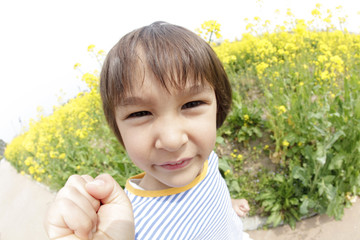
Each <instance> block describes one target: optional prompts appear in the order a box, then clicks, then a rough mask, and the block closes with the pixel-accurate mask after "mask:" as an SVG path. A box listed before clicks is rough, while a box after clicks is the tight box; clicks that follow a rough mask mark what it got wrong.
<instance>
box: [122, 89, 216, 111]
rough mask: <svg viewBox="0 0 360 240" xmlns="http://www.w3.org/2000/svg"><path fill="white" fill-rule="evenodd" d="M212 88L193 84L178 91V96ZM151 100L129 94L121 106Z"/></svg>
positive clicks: (147, 102) (144, 103)
mask: <svg viewBox="0 0 360 240" xmlns="http://www.w3.org/2000/svg"><path fill="white" fill-rule="evenodd" d="M212 90H213V89H212V88H211V87H207V86H203V85H192V86H189V87H186V88H184V89H182V90H180V91H178V96H180V97H185V96H190V95H195V94H198V93H200V92H203V91H205V92H208V91H212ZM149 102H150V101H149V99H147V98H143V97H140V96H128V97H125V98H124V99H122V100H121V101H120V103H119V106H121V107H126V106H131V105H146V104H149Z"/></svg>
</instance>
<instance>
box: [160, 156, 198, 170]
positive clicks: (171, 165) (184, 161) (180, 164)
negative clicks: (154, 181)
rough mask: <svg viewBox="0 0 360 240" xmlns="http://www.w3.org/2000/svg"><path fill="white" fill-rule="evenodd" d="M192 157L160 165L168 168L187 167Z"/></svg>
mask: <svg viewBox="0 0 360 240" xmlns="http://www.w3.org/2000/svg"><path fill="white" fill-rule="evenodd" d="M191 159H192V158H186V159H181V160H179V161H176V162H168V163H165V164H162V165H159V166H160V167H162V168H164V169H166V170H177V169H181V168H184V167H186V166H187V165H188V164H189V163H190V161H191Z"/></svg>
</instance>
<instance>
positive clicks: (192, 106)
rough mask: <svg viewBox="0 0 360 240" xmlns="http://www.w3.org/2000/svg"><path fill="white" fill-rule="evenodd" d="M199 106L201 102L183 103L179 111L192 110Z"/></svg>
mask: <svg viewBox="0 0 360 240" xmlns="http://www.w3.org/2000/svg"><path fill="white" fill-rule="evenodd" d="M201 104H203V102H202V101H192V102H188V103H185V104H184V105H183V106H182V108H181V109H187V108H194V107H197V106H199V105H201Z"/></svg>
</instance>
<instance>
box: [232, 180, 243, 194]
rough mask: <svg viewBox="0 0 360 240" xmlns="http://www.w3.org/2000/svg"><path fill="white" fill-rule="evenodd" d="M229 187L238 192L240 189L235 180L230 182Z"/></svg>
mask: <svg viewBox="0 0 360 240" xmlns="http://www.w3.org/2000/svg"><path fill="white" fill-rule="evenodd" d="M230 189H231V190H233V191H236V192H240V190H241V189H240V185H239V183H238V182H237V181H235V180H234V181H232V182H231V184H230Z"/></svg>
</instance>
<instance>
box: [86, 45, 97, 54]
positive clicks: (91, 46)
mask: <svg viewBox="0 0 360 240" xmlns="http://www.w3.org/2000/svg"><path fill="white" fill-rule="evenodd" d="M94 48H95V45H94V44H91V45H89V46H88V49H87V50H88V52H93V51H94Z"/></svg>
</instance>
